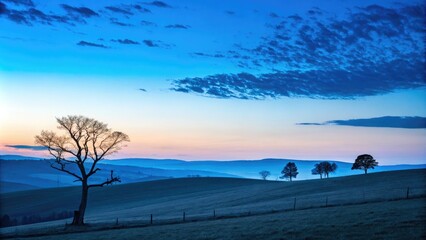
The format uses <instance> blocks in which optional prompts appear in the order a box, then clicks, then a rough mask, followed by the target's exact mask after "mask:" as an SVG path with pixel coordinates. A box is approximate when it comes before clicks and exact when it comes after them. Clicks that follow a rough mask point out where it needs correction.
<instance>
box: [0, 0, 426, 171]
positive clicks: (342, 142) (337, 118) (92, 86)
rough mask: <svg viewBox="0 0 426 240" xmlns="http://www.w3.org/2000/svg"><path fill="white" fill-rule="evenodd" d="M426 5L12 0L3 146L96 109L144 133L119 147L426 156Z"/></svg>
mask: <svg viewBox="0 0 426 240" xmlns="http://www.w3.org/2000/svg"><path fill="white" fill-rule="evenodd" d="M424 13H425V6H424V2H422V1H404V2H399V3H398V2H394V1H371V0H369V1H285V3H284V2H283V1H239V0H238V1H237V0H235V1H220V2H218V1H189V0H188V1H147V2H134V1H90V2H88V1H73V2H72V3H69V2H63V1H35V0H34V1H31V0H3V1H0V24H1V26H2V27H1V29H0V54H1V57H0V107H1V109H2V114H1V115H2V116H1V117H0V128H1V129H2V131H1V132H2V133H1V135H2V136H1V142H0V144H1V145H2V147H1V149H0V150H1V152H2V153H20V154H22V153H25V154H35V155H37V154H41V153H40V151H33V152H31V151H30V150H29V149H28V148H12V147H10V145H28V146H31V145H33V144H34V143H33V142H34V135H36V134H38V133H39V132H40V131H41V130H42V129H54V128H55V119H54V118H55V117H60V116H65V115H69V114H82V115H85V116H89V117H93V118H96V119H98V120H100V121H104V122H106V123H108V124H109V125H110V127H112V128H113V129H118V130H121V131H123V132H126V133H128V134H129V135H130V138H131V140H132V141H131V143H130V144H129V146H128V147H127V148H126V149H124V150H123V151H122V152H121V153H119V154H118V155H116V156H115V157H128V156H134V157H135V156H138V157H156V158H183V159H191V160H198V159H217V160H227V159H257V158H266V157H281V158H298V159H335V160H343V161H352V160H353V159H355V158H356V155H357V154H362V153H371V154H373V155H374V156H376V158H377V159H378V160H379V162H380V161H381V162H383V163H389V164H391V163H424V161H425V157H426V151H425V150H423V146H424V144H425V143H426V134H425V128H426V126H425V125H426V123H425V122H426V121H425V117H426V97H425V93H426V92H425V85H426V81H425V68H424V66H425V57H424V56H425V46H424V37H425V25H424V22H425V17H424V16H425V14H424ZM358 119H361V120H358ZM360 121H361V122H362V124H360Z"/></svg>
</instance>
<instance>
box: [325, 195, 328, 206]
mask: <svg viewBox="0 0 426 240" xmlns="http://www.w3.org/2000/svg"><path fill="white" fill-rule="evenodd" d="M325 207H328V196H326V197H325Z"/></svg>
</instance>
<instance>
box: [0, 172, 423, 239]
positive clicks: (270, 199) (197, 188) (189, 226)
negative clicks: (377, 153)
mask: <svg viewBox="0 0 426 240" xmlns="http://www.w3.org/2000/svg"><path fill="white" fill-rule="evenodd" d="M425 179H426V170H407V171H395V172H383V173H375V174H368V175H357V176H349V177H339V178H330V179H323V180H308V181H298V182H297V181H296V182H292V183H289V182H275V181H259V180H249V179H228V178H190V179H174V180H162V181H155V182H145V183H136V184H126V185H117V186H112V187H107V188H100V189H94V191H91V192H90V194H89V209H88V214H87V222H89V223H91V225H92V226H91V227H90V228H89V230H96V229H98V230H102V228H103V227H102V226H104V227H105V226H108V224H109V226H111V225H113V223H115V220H116V218H118V219H119V223H120V224H119V225H120V226H122V225H125V226H133V227H135V228H131V229H120V230H114V231H111V233H108V232H109V231H104V230H102V231H96V232H88V233H84V236H86V235H87V236H90V238H87V239H102V236H104V237H105V236H110V235H109V234H111V236H115V235H113V234H119V235H120V234H121V236H119V235H117V238H118V239H126V238H127V237H126V236H128V238H127V239H138V236H139V235H138V234H139V233H140V232H143V233H144V234H146V238H151V237H153V238H154V239H163V238H166V237H168V238H172V239H176V238H178V239H227V238H228V239H235V238H237V239H245V238H247V239H248V238H251V239H254V238H258V237H259V238H260V237H261V236H263V237H262V238H268V239H280V238H281V237H283V238H284V239H301V238H302V237H305V236H306V237H309V238H308V239H317V238H319V239H324V238H326V235H324V234H323V233H322V232H327V231H326V230H319V229H322V228H327V229H328V228H331V229H334V230H333V231H334V233H333V234H334V235H333V236H338V237H340V236H341V235H342V234H343V235H342V236H341V239H347V238H349V237H351V236H349V235H345V234H344V233H343V230H344V229H345V228H349V229H352V230H351V231H352V232H353V233H354V234H355V233H356V231H355V229H357V228H358V231H359V229H363V231H366V232H368V233H366V234H376V235H374V236H375V237H374V238H378V239H380V238H382V236H388V237H392V236H393V235H389V234H390V233H392V234H407V233H405V232H406V231H408V230H407V229H409V232H413V233H415V236H417V237H418V238H419V237H421V236H424V229H421V228H419V226H421V224H419V222H418V221H420V220H422V221H423V222H424V221H425V218H426V217H425V214H424V213H425V202H424V198H419V199H410V200H404V201H387V200H392V199H401V198H403V197H404V196H405V194H406V189H407V187H410V196H411V197H415V196H417V197H419V196H425V193H426V181H425ZM28 197H31V201H28ZM78 197H79V188H58V189H43V190H34V191H23V192H15V193H8V194H2V195H0V201H1V207H2V209H1V210H2V213H3V211H8V214H10V215H12V216H19V214H25V213H28V212H42V211H47V212H48V211H53V210H54V209H60V208H61V207H70V206H71V209H73V208H75V207H76V205H77V204H78V200H79V199H78ZM294 198H297V204H296V208H297V209H299V211H294V212H289V211H288V210H290V209H292V208H293V204H294ZM326 199H327V201H328V205H329V206H330V205H332V206H333V207H331V208H318V207H324V206H325V202H326ZM371 201H384V202H376V203H368V204H361V205H353V206H339V205H342V204H343V205H347V204H352V203H363V202H371ZM305 208H314V209H306V210H300V209H305ZM376 208H377V209H376ZM394 208H396V209H394ZM213 210H216V214H217V216H218V217H219V218H221V219H220V220H214V221H199V222H189V223H185V224H172V225H170V224H168V225H167V223H169V222H170V221H172V222H176V221H178V219H181V218H182V212H183V211H185V212H186V214H187V220H188V221H191V220H195V219H207V218H211V217H212V214H213ZM402 210H404V211H402ZM272 211H275V213H274V214H265V213H271V212H272ZM248 212H250V213H251V215H252V216H249V217H243V218H232V219H227V218H225V217H230V216H242V215H248ZM370 212H371V213H370ZM151 213H153V214H154V223H156V224H162V225H154V226H150V227H138V226H143V225H146V224H147V223H148V221H149V220H148V219H149V215H150V214H151ZM256 214H257V215H256ZM253 215H255V216H253ZM398 216H400V217H398ZM280 219H281V220H280ZM315 219H316V220H315ZM321 219H322V220H321ZM333 219H338V220H336V221H334V220H333ZM69 221H70V220H68V222H69ZM270 221H272V222H270ZM274 221H275V222H276V223H274ZM311 221H313V222H311ZM381 222H383V223H384V224H381ZM64 223H65V221H55V222H48V223H39V224H33V225H28V226H18V227H12V228H3V229H1V233H2V234H3V236H6V235H5V234H8V235H10V234H12V235H13V234H15V233H16V234H34V233H37V232H39V233H40V232H45V233H46V232H55V231H63V230H64V227H63V226H64ZM107 223H108V224H107ZM308 223H309V224H308ZM364 223H368V224H364ZM342 224H343V225H342ZM386 224H388V225H386ZM392 224H393V225H394V226H398V227H399V226H404V227H403V228H401V229H399V228H395V231H396V233H393V232H392V231H390V232H389V228H388V227H387V226H391V225H392ZM281 225H285V226H287V225H288V226H292V227H291V228H290V227H289V228H288V229H286V231H285V232H283V231H284V230H283V228H282V227H280V226H281ZM333 226H334V227H333ZM364 228H368V229H364ZM370 228H371V229H370ZM172 229H173V230H172ZM182 229H186V230H185V231H183V232H182ZM210 229H212V230H210ZM315 229H317V230H315ZM336 229H337V230H336ZM377 229H379V230H378V231H376V230H377ZM380 229H382V230H380ZM83 230H84V229H83ZM225 230H226V231H225ZM367 230H368V231H367ZM345 231H346V230H345ZM395 231H394V232H395ZM303 233H306V234H305V235H303ZM104 234H106V235H104ZM170 234H172V235H171V236H167V235H170ZM179 234H180V235H179ZM197 234H198V235H197ZM235 234H240V235H235ZM257 234H259V236H257ZM298 234H299V235H298ZM300 234H302V235H300ZM336 234H337V235H336ZM339 234H340V235H339ZM422 234H423V235H422ZM71 235H75V236H76V237H81V236H82V235H78V234H71ZM71 235H70V236H71ZM246 235H247V236H246ZM98 236H99V237H98ZM289 236H291V237H293V238H289ZM356 236H358V235H356ZM356 236H355V235H354V236H352V237H356ZM360 236H366V235H363V234H361V235H360ZM371 236H373V235H371ZM395 236H396V235H395ZM398 236H400V235H398ZM66 237H68V235H66V236H65V235H64V239H67V238H66ZM316 237H317V238H316ZM111 238H112V237H111ZM333 238H334V237H333ZM43 239H44V238H43ZM52 239H54V236H52ZM61 239H62V236H61ZM69 239H75V238H69ZM84 239H86V237H85V238H84ZM302 239H303V238H302ZM334 239H339V238H334Z"/></svg>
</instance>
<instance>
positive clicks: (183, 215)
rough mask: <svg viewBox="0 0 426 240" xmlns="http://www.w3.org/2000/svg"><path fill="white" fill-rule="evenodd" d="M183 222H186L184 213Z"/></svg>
mask: <svg viewBox="0 0 426 240" xmlns="http://www.w3.org/2000/svg"><path fill="white" fill-rule="evenodd" d="M183 221H184V222H185V212H183Z"/></svg>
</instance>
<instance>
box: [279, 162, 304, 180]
mask: <svg viewBox="0 0 426 240" xmlns="http://www.w3.org/2000/svg"><path fill="white" fill-rule="evenodd" d="M281 174H282V176H281V177H280V178H281V179H282V178H288V179H290V182H291V181H292V180H293V178H296V177H297V174H299V172H298V171H297V167H296V164H295V163H294V162H289V163H287V165H285V167H284V169H283V170H282V171H281Z"/></svg>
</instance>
